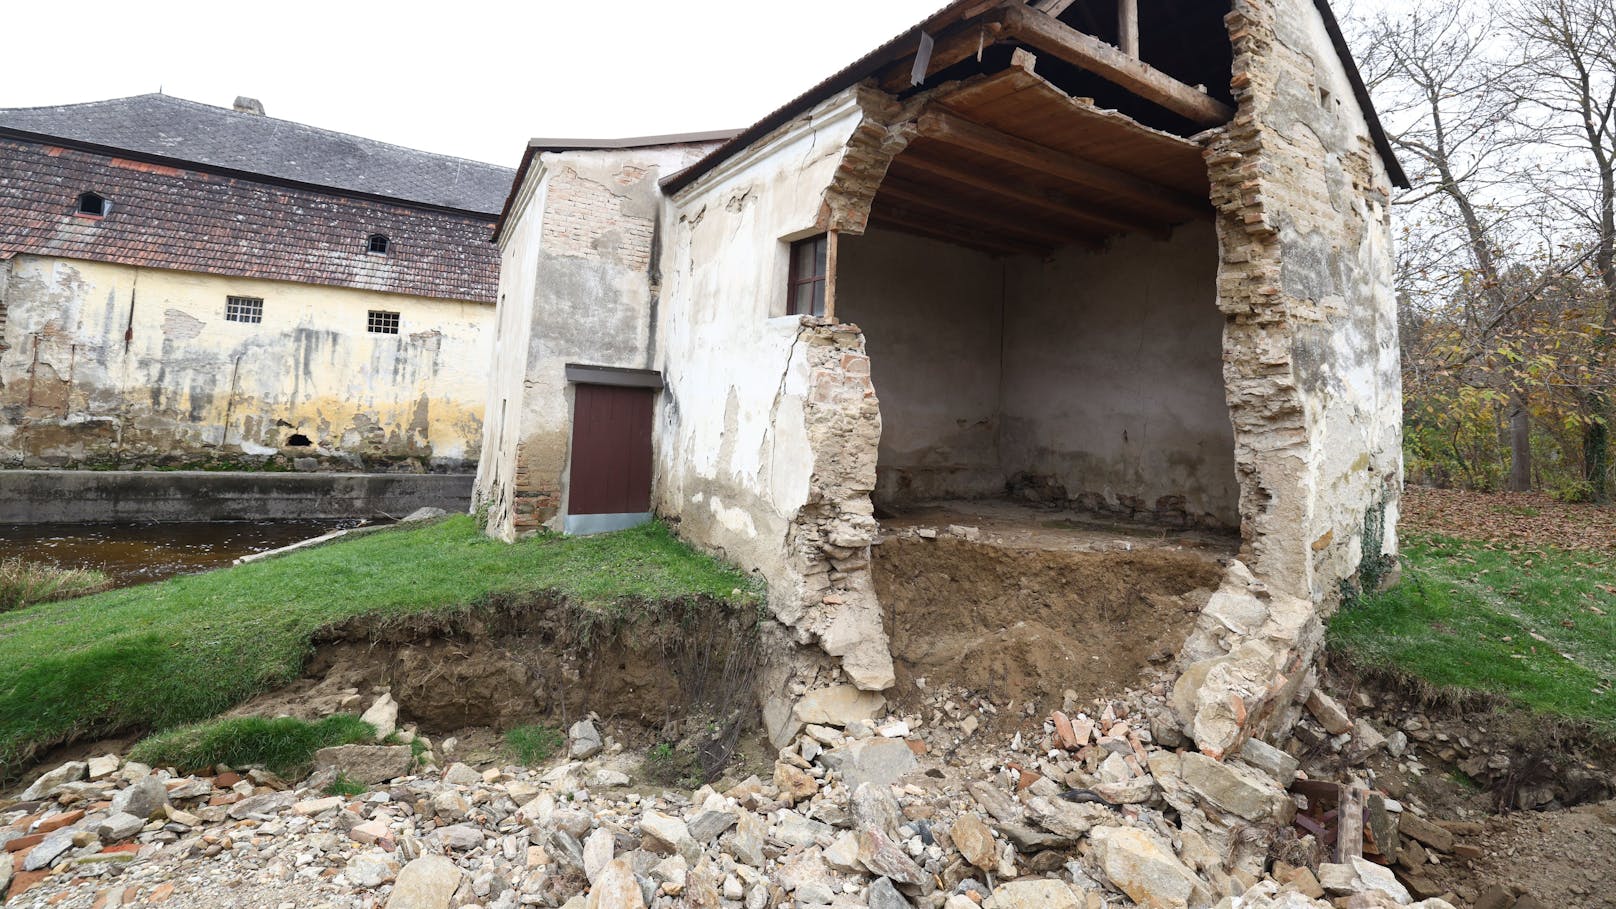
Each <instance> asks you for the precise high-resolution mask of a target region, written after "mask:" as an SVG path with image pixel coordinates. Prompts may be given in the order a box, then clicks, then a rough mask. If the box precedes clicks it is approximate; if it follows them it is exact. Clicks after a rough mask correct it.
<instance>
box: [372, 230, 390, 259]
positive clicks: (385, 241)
mask: <svg viewBox="0 0 1616 909" xmlns="http://www.w3.org/2000/svg"><path fill="white" fill-rule="evenodd" d="M378 240H379V241H381V242H380V244H378V243H377V241H378ZM378 245H380V246H381V249H377V248H376V247H377V246H378ZM392 251H393V238H391V237H389V236H387V235H386V234H371V235H370V236H368V237H366V238H365V252H367V253H369V254H371V255H373V256H385V255H387V254H388V253H390V252H392Z"/></svg>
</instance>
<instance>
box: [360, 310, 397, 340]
mask: <svg viewBox="0 0 1616 909" xmlns="http://www.w3.org/2000/svg"><path fill="white" fill-rule="evenodd" d="M365 330H366V331H368V332H370V333H371V334H373V335H396V334H398V313H396V312H387V311H385V310H381V309H373V310H371V311H370V316H369V317H368V318H367V319H366V320H365Z"/></svg>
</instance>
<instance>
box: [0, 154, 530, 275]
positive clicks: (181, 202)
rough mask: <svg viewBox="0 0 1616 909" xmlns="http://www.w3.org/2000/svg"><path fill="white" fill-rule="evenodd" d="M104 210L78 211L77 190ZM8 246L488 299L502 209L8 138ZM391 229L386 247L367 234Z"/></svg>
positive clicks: (0, 210)
mask: <svg viewBox="0 0 1616 909" xmlns="http://www.w3.org/2000/svg"><path fill="white" fill-rule="evenodd" d="M87 191H94V192H96V193H99V194H100V195H102V196H104V197H106V198H107V199H109V200H110V201H111V203H112V210H111V212H110V213H109V214H108V215H107V216H106V217H104V218H87V217H80V216H78V215H76V214H75V213H74V212H75V210H76V207H77V204H78V203H77V200H78V197H79V194H80V193H83V192H87ZM0 195H3V196H4V199H5V201H4V203H0V253H8V252H9V253H35V254H38V255H49V256H61V257H64V258H70V259H85V260H89V261H92V262H112V263H117V264H120V265H138V266H143V267H150V268H166V269H172V270H176V271H192V272H203V273H206V274H216V275H232V276H236V277H245V278H266V279H270V280H279V281H297V282H301V283H308V284H324V285H330V286H336V287H353V288H358V289H361V290H375V291H386V292H392V293H400V294H410V295H414V296H422V297H436V298H440V299H448V300H471V301H475V302H483V303H491V302H493V300H494V298H495V294H496V293H497V292H498V288H499V252H498V249H497V248H496V247H495V246H494V244H493V243H491V242H489V234H490V231H491V230H492V224H493V217H492V216H487V217H480V216H469V215H454V214H448V213H445V212H437V211H429V210H426V209H420V208H413V207H410V206H407V205H402V204H400V205H391V204H386V203H382V202H374V201H368V200H362V199H353V198H348V197H344V196H341V195H338V194H336V193H329V194H328V193H321V192H313V191H307V190H295V189H287V188H284V187H277V186H270V185H267V184H262V183H254V182H251V181H248V180H240V179H234V178H230V177H223V176H219V175H217V174H210V173H204V172H201V171H195V170H187V171H181V170H177V169H175V168H172V167H161V166H156V165H151V164H144V163H141V162H137V161H131V160H127V159H120V158H112V157H108V156H105V155H97V154H92V153H90V152H85V151H79V150H77V149H73V148H65V147H62V146H48V145H41V144H36V143H32V142H23V141H19V140H14V139H0ZM373 233H382V234H386V235H387V236H388V237H389V238H390V240H391V248H390V250H389V252H388V253H387V254H386V255H373V254H371V253H369V252H367V251H366V248H365V243H366V238H367V237H368V236H369V235H370V234H373Z"/></svg>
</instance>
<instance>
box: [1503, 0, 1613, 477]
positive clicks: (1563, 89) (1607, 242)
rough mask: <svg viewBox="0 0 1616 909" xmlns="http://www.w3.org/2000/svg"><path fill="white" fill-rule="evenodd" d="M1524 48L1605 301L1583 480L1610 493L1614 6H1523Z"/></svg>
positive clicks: (1554, 175) (1560, 196)
mask: <svg viewBox="0 0 1616 909" xmlns="http://www.w3.org/2000/svg"><path fill="white" fill-rule="evenodd" d="M1509 21H1510V25H1511V27H1512V31H1513V32H1514V33H1515V35H1516V36H1517V37H1518V40H1519V42H1520V46H1521V66H1520V73H1521V76H1522V78H1521V79H1520V80H1519V82H1518V83H1516V89H1517V91H1516V94H1517V97H1518V98H1519V100H1520V101H1521V103H1522V104H1523V105H1524V106H1525V108H1526V109H1527V110H1529V111H1531V112H1533V113H1534V114H1535V117H1534V119H1535V120H1536V123H1537V126H1538V127H1539V129H1540V130H1541V141H1542V142H1543V143H1545V144H1546V145H1547V146H1548V147H1549V148H1550V149H1553V150H1554V151H1555V152H1557V153H1558V155H1559V157H1558V158H1557V160H1556V164H1557V166H1556V167H1554V168H1553V169H1551V170H1549V171H1547V172H1546V180H1545V184H1544V189H1545V191H1546V192H1548V193H1550V194H1552V195H1553V197H1554V198H1555V200H1556V201H1557V202H1558V203H1559V204H1560V205H1562V206H1564V208H1565V210H1566V211H1567V212H1568V213H1569V214H1570V216H1571V218H1572V219H1574V220H1575V221H1576V222H1578V223H1579V225H1580V226H1581V228H1582V229H1583V230H1584V231H1585V232H1586V233H1585V234H1584V236H1585V237H1586V238H1587V239H1586V240H1585V241H1584V242H1586V243H1587V244H1588V246H1589V247H1590V249H1591V252H1592V256H1591V262H1592V268H1593V272H1594V275H1593V276H1594V278H1595V282H1596V286H1597V287H1598V288H1599V289H1600V296H1601V297H1602V299H1598V300H1595V301H1593V303H1594V305H1595V306H1596V308H1597V310H1598V311H1597V312H1596V314H1595V316H1594V319H1593V322H1594V323H1595V324H1596V325H1597V326H1598V327H1599V329H1600V331H1599V332H1598V336H1597V337H1596V339H1595V341H1594V343H1593V344H1591V345H1590V348H1589V350H1590V353H1589V355H1588V358H1589V363H1588V369H1587V371H1586V373H1585V375H1586V377H1587V378H1586V380H1585V385H1584V387H1583V388H1581V389H1580V391H1579V397H1580V398H1581V400H1582V402H1583V407H1584V410H1585V415H1584V417H1585V420H1586V425H1585V428H1584V431H1583V459H1584V460H1583V463H1584V474H1585V478H1586V479H1587V481H1588V483H1589V486H1590V488H1591V490H1592V493H1593V496H1594V498H1595V499H1596V500H1598V501H1606V500H1608V498H1609V496H1610V467H1611V465H1610V457H1611V455H1610V421H1611V418H1612V413H1611V392H1610V385H1609V379H1610V375H1611V365H1612V364H1611V359H1612V356H1613V354H1616V0H1517V2H1516V4H1515V5H1514V7H1513V8H1512V9H1511V11H1510V16H1509Z"/></svg>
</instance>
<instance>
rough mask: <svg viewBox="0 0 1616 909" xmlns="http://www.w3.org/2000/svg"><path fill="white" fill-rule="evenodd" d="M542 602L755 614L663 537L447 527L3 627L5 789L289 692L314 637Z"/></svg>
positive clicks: (108, 599) (719, 574) (0, 755)
mask: <svg viewBox="0 0 1616 909" xmlns="http://www.w3.org/2000/svg"><path fill="white" fill-rule="evenodd" d="M540 592H544V593H552V594H558V595H560V596H563V597H565V598H567V599H569V600H570V601H571V602H572V603H573V604H574V605H578V606H585V607H609V606H614V605H625V604H634V603H642V602H646V601H652V600H673V599H681V598H691V597H713V598H718V599H723V600H736V599H738V598H744V599H746V600H753V599H755V598H756V594H754V593H753V587H752V585H751V584H750V582H749V581H748V579H747V578H746V576H745V575H743V574H741V573H740V572H737V571H735V570H734V569H731V568H728V567H726V566H724V565H722V564H720V563H719V562H717V561H715V560H713V559H711V558H708V557H706V556H703V555H700V554H698V553H696V552H694V551H692V550H691V549H689V548H688V547H686V546H685V545H684V544H682V543H681V542H680V541H679V540H678V539H677V538H676V537H674V535H673V534H672V533H671V532H669V530H668V529H667V528H666V527H664V526H662V525H659V524H652V525H647V526H645V527H640V528H636V529H634V530H628V531H623V532H620V533H615V534H607V535H603V536H597V537H584V538H571V537H538V538H534V539H531V540H527V541H524V542H521V543H517V544H515V545H507V544H504V543H499V542H496V541H493V540H490V539H488V538H487V537H485V536H483V535H482V533H481V532H480V531H479V530H478V529H477V527H476V525H475V523H474V522H473V521H472V519H471V518H469V517H456V518H452V519H449V520H446V521H442V522H438V523H434V524H430V525H427V526H424V527H416V528H401V529H398V530H393V531H387V532H382V533H375V534H371V535H368V536H363V537H359V538H357V539H354V540H351V541H343V542H338V543H334V544H331V545H328V546H324V547H321V548H316V549H310V550H307V551H304V552H298V553H294V554H291V555H287V556H283V557H280V558H276V559H269V560H266V561H262V562H256V563H252V564H248V565H243V566H239V567H235V568H229V569H224V570H220V571H214V572H209V573H207V574H199V575H191V576H187V577H181V578H175V579H173V580H170V581H165V582H163V583H160V584H151V585H147V586H143V587H132V588H127V589H123V590H115V591H110V592H107V593H101V594H97V595H94V596H90V597H85V598H83V599H77V600H70V601H65V602H57V603H47V604H43V605H39V606H34V607H31V608H27V609H22V610H18V611H16V612H10V613H6V614H3V615H0V776H5V777H10V776H14V775H15V774H16V773H17V772H19V771H20V770H21V769H23V768H22V766H20V765H21V764H22V763H23V762H26V761H27V760H28V759H30V758H31V757H33V756H34V755H36V754H38V753H39V752H40V751H41V750H42V749H44V748H48V747H51V746H53V745H55V744H58V743H61V742H64V741H67V740H70V739H73V738H77V737H79V736H83V735H91V734H96V733H106V732H111V731H113V730H119V729H165V728H169V727H172V726H176V725H180V724H183V723H190V722H195V721H198V720H202V719H207V718H209V717H212V716H214V715H215V714H218V713H220V712H222V711H224V710H226V709H229V708H230V707H232V706H233V705H235V704H238V703H240V702H241V701H243V700H245V699H247V698H249V697H251V696H253V695H254V694H257V693H259V692H262V691H265V690H268V689H271V688H274V687H276V686H278V685H281V684H285V683H286V682H289V681H291V680H292V679H294V678H296V677H297V675H298V673H299V671H300V670H301V667H302V665H303V662H304V660H305V659H306V657H307V656H308V654H309V651H310V640H311V638H312V637H313V636H314V635H315V633H316V632H317V631H318V630H319V629H320V628H322V627H323V626H326V625H329V624H332V623H335V622H340V621H343V620H346V619H351V618H355V617H359V616H384V617H385V616H407V615H420V614H450V613H454V612H457V611H460V610H465V609H468V608H471V607H474V606H477V605H478V604H481V603H484V602H486V601H488V600H489V599H490V598H491V597H493V596H496V595H527V594H536V593H540Z"/></svg>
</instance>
